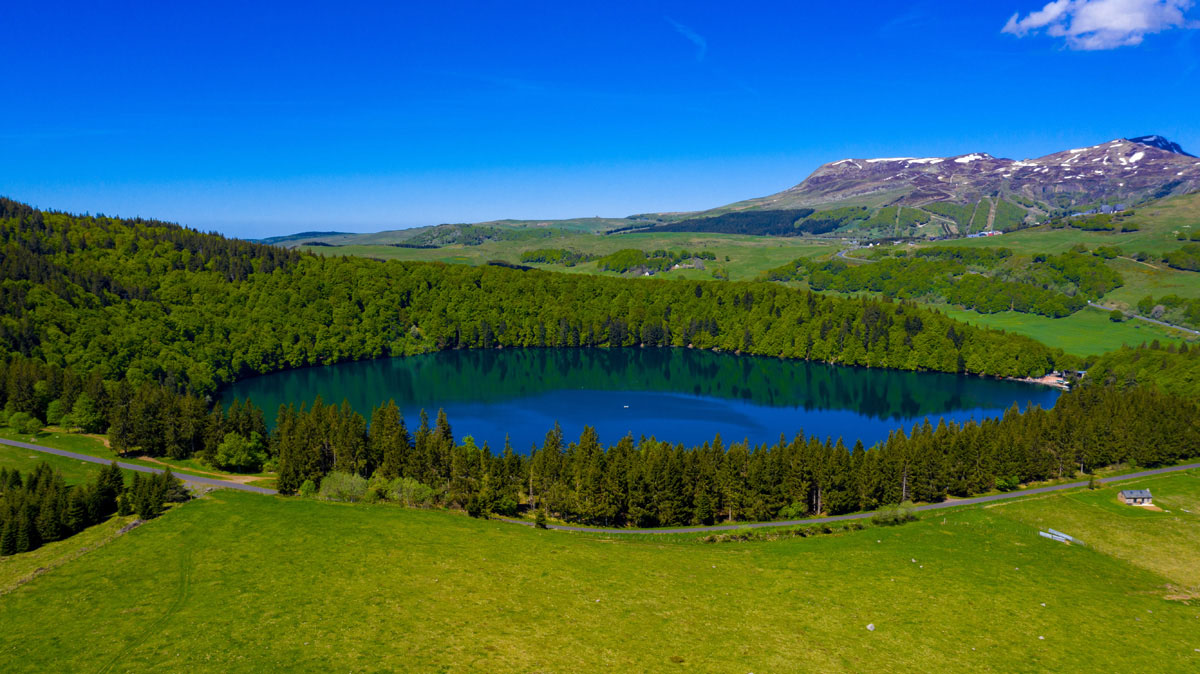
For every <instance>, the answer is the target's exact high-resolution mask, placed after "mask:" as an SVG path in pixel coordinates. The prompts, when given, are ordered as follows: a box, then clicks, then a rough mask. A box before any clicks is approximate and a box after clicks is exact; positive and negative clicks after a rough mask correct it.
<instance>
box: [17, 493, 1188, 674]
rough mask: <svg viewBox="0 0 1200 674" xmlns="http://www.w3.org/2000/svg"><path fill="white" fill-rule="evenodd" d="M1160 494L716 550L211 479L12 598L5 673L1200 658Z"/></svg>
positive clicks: (1183, 665) (975, 664) (1043, 663)
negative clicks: (197, 496) (214, 488)
mask: <svg viewBox="0 0 1200 674" xmlns="http://www.w3.org/2000/svg"><path fill="white" fill-rule="evenodd" d="M1146 484H1147V485H1150V486H1151V487H1152V488H1153V489H1154V490H1155V495H1156V497H1157V498H1158V499H1159V500H1160V501H1161V502H1162V503H1163V504H1164V505H1166V506H1168V509H1171V510H1172V511H1173V512H1170V513H1162V514H1161V516H1159V514H1152V513H1142V512H1132V511H1129V510H1126V509H1124V508H1120V507H1117V506H1115V505H1114V504H1113V503H1112V499H1113V498H1115V488H1108V489H1105V490H1101V491H1099V492H1095V493H1086V492H1080V491H1076V492H1073V493H1071V494H1069V495H1064V496H1058V497H1051V498H1033V499H1031V500H1029V501H1021V502H1017V503H1012V504H1010V505H1007V506H1003V507H994V508H970V509H962V510H953V511H945V512H941V513H937V514H927V515H926V516H925V518H924V519H923V520H922V521H920V522H917V523H913V524H909V525H904V526H901V527H896V528H877V527H868V528H867V529H865V530H863V531H857V532H845V533H839V534H834V535H828V536H820V537H812V538H804V539H787V540H781V541H775V542H760V543H722V544H704V543H700V542H698V539H697V537H695V536H679V537H666V536H655V537H653V540H645V539H642V538H638V537H636V536H602V535H593V534H566V533H562V532H554V531H538V530H534V529H529V528H525V527H518V526H514V525H509V524H504V523H499V522H487V521H479V520H472V519H469V518H467V517H465V516H461V515H457V514H452V513H448V512H445V511H421V510H408V509H402V508H398V507H392V506H348V505H337V504H329V503H322V502H316V501H304V500H287V499H283V498H278V497H262V496H256V495H252V494H242V493H234V492H228V491H221V492H216V493H213V494H211V495H209V496H208V497H206V498H204V499H201V500H199V501H196V502H193V503H190V504H186V505H184V506H183V507H180V508H176V509H173V510H171V511H170V512H168V513H167V514H166V515H165V516H163V517H162V518H160V519H158V520H154V521H152V522H150V523H149V524H147V525H145V526H143V527H141V528H138V529H136V530H134V531H132V532H130V533H129V534H126V535H125V536H122V537H120V538H118V539H116V540H114V541H112V542H110V543H108V544H107V545H105V546H103V547H101V548H99V549H98V550H95V551H92V552H89V553H88V554H86V555H84V556H83V557H81V558H79V559H77V560H75V561H73V562H70V563H69V564H67V565H65V566H63V567H61V568H59V569H57V570H55V571H53V572H51V573H47V574H44V575H42V576H40V577H38V578H36V579H35V580H33V581H32V582H30V583H28V584H26V585H23V586H22V587H20V588H18V589H16V590H15V591H13V592H11V593H10V594H8V595H5V596H3V597H0V612H3V615H4V616H5V620H4V625H5V629H4V630H3V631H2V632H0V669H3V671H6V672H17V671H45V670H57V671H78V670H89V671H92V670H95V671H107V670H109V669H113V670H121V671H138V670H150V669H154V670H158V671H164V670H165V671H175V670H183V669H187V670H192V671H222V672H226V671H247V672H251V671H263V670H267V669H280V668H282V669H287V670H299V671H333V670H341V671H361V670H372V671H376V670H379V671H385V670H386V671H396V670H409V671H414V670H415V671H430V670H433V671H569V670H576V671H595V670H599V669H606V670H615V671H662V670H668V669H673V668H690V669H693V670H701V671H737V672H745V671H809V670H825V671H829V670H833V671H936V670H946V671H966V670H1000V671H1014V670H1017V671H1029V670H1042V671H1044V670H1058V671H1068V670H1070V671H1078V670H1080V669H1087V670H1093V671H1095V670H1101V669H1143V670H1147V671H1184V670H1190V669H1195V668H1196V667H1200V653H1198V652H1197V651H1195V650H1194V649H1197V648H1200V640H1198V637H1197V635H1198V634H1200V630H1198V629H1197V627H1196V625H1197V618H1198V615H1197V609H1196V607H1195V606H1190V605H1188V604H1187V603H1185V602H1182V601H1173V600H1168V599H1166V598H1165V597H1166V596H1167V595H1171V596H1178V595H1180V594H1181V593H1186V592H1188V588H1189V587H1192V585H1190V584H1191V583H1192V582H1193V580H1194V578H1195V575H1196V571H1195V568H1194V567H1195V563H1196V562H1195V559H1196V558H1195V555H1188V556H1186V557H1187V559H1188V561H1187V563H1186V564H1183V565H1179V564H1176V563H1175V562H1173V561H1172V558H1177V557H1179V556H1180V554H1179V552H1180V550H1187V549H1189V548H1188V546H1190V549H1191V550H1195V549H1196V547H1197V546H1198V545H1200V520H1197V517H1196V515H1194V514H1190V513H1183V512H1182V508H1184V507H1188V506H1187V505H1184V504H1191V505H1192V506H1194V505H1195V504H1196V503H1197V500H1198V499H1200V476H1197V475H1196V474H1195V473H1191V474H1188V475H1186V476H1178V477H1173V478H1170V479H1159V480H1152V481H1146ZM1072 504H1077V507H1076V506H1073V505H1072ZM1064 506H1071V508H1066V507H1064ZM1176 509H1178V510H1176ZM1188 509H1189V510H1192V511H1193V513H1194V512H1196V511H1195V510H1194V509H1193V508H1192V507H1188ZM1076 511H1078V512H1076ZM1060 513H1062V514H1061V515H1060ZM1035 524H1037V525H1045V524H1049V525H1050V526H1055V528H1058V529H1060V530H1065V531H1067V532H1068V533H1073V534H1075V535H1077V536H1078V537H1080V538H1082V539H1084V540H1088V541H1089V542H1091V541H1094V543H1093V544H1092V545H1091V546H1089V547H1078V546H1068V545H1064V544H1061V543H1055V542H1052V541H1048V540H1045V539H1041V538H1039V537H1038V536H1037V530H1036V527H1035V526H1033V525H1035ZM1056 525H1060V526H1056ZM1122 540H1123V541H1131V542H1133V544H1134V545H1136V548H1134V549H1132V550H1131V551H1130V552H1128V553H1124V552H1121V547H1120V543H1119V542H1120V541H1122ZM47 547H49V546H47ZM19 557H20V556H18V557H17V558H19ZM868 624H873V625H874V626H875V629H874V631H868V630H867V625H868Z"/></svg>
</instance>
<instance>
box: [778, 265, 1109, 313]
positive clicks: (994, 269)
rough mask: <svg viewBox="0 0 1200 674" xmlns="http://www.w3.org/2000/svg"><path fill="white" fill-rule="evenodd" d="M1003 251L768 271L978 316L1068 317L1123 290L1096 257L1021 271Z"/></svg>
mask: <svg viewBox="0 0 1200 674" xmlns="http://www.w3.org/2000/svg"><path fill="white" fill-rule="evenodd" d="M1011 254H1012V252H1011V251H1009V250H1008V249H1005V248H965V247H946V248H922V249H919V250H917V251H915V252H913V253H912V254H911V255H910V254H909V252H908V251H906V250H903V249H890V248H884V249H877V250H874V251H871V253H869V255H870V258H871V259H872V260H873V262H872V263H871V264H858V265H850V264H848V263H847V262H846V261H845V260H841V259H838V258H834V259H832V260H826V261H817V260H808V259H803V258H802V259H799V260H795V261H793V262H790V263H788V264H786V265H783V266H781V267H777V268H775V269H772V270H770V271H768V273H767V278H768V279H770V280H773V281H790V280H799V279H806V280H807V281H808V285H809V287H810V288H812V289H813V290H818V291H820V290H836V291H839V292H847V293H850V292H861V291H870V292H875V293H882V294H884V295H887V296H890V297H897V298H905V299H923V300H927V301H929V300H932V301H943V302H948V303H950V304H955V305H959V306H962V307H965V308H967V309H974V310H975V311H978V312H980V313H995V312H999V311H1019V312H1023V313H1032V314H1040V315H1043V316H1050V317H1052V318H1060V317H1063V316H1068V315H1070V314H1072V313H1074V312H1076V311H1079V310H1080V309H1082V308H1083V307H1085V306H1087V301H1088V300H1089V299H1098V298H1099V297H1100V296H1102V295H1104V294H1105V293H1107V292H1109V291H1111V290H1112V289H1114V288H1117V287H1119V286H1120V285H1121V284H1122V279H1121V276H1120V274H1118V273H1117V272H1115V271H1113V270H1112V269H1109V268H1108V267H1107V266H1105V264H1104V262H1103V259H1102V258H1101V257H1098V256H1095V255H1085V254H1082V253H1078V252H1067V253H1063V254H1061V255H1049V256H1047V255H1036V256H1034V257H1033V259H1032V260H1031V261H1030V263H1028V264H1025V265H1021V266H1020V267H1019V268H1013V267H1009V266H1001V263H1003V262H1004V261H1005V260H1007V259H1008V258H1009V257H1010V256H1011Z"/></svg>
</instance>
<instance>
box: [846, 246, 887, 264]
mask: <svg viewBox="0 0 1200 674" xmlns="http://www.w3.org/2000/svg"><path fill="white" fill-rule="evenodd" d="M851 250H858V249H857V248H849V249H846V250H839V251H838V254H837V256H838V257H840V258H842V259H843V260H851V261H853V262H878V261H879V260H868V259H866V258H862V257H850V256H849V255H847V254H846V253H849V252H850V251H851Z"/></svg>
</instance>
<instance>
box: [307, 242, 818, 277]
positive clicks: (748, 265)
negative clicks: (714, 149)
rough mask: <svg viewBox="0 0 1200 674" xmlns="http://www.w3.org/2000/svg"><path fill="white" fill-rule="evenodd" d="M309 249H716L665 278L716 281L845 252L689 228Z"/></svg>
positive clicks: (445, 258) (482, 258)
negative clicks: (721, 274)
mask: <svg viewBox="0 0 1200 674" xmlns="http://www.w3.org/2000/svg"><path fill="white" fill-rule="evenodd" d="M304 248H305V249H306V250H310V251H312V252H314V253H318V254H324V255H357V256H362V257H375V258H379V259H384V260H416V261H423V262H444V263H447V264H471V265H481V264H487V262H488V261H490V260H503V261H505V262H512V263H520V262H521V253H524V252H525V251H529V250H536V249H538V248H567V249H570V250H574V251H577V252H580V253H588V254H592V255H597V256H603V255H608V254H609V253H614V252H616V251H618V250H622V249H625V248H637V249H641V250H644V251H653V250H657V249H666V250H689V251H710V252H712V253H713V254H714V255H716V256H717V259H716V260H715V261H706V262H705V267H706V269H704V270H698V269H696V270H690V269H689V270H678V271H673V272H666V273H664V274H661V275H660V276H661V277H662V278H673V279H679V278H688V279H708V280H711V279H712V278H713V274H712V272H713V271H714V270H716V269H724V270H725V271H726V272H727V273H728V274H729V278H730V279H731V280H735V281H744V280H752V279H755V278H757V277H758V276H759V275H760V274H761V273H762V272H763V271H765V270H767V269H770V268H772V267H778V266H779V265H781V264H784V263H786V262H789V261H791V260H795V259H796V258H800V257H815V256H818V255H822V254H833V253H835V252H837V251H838V250H840V244H839V242H837V241H831V240H823V239H814V238H808V237H774V236H740V235H734V234H692V233H685V232H664V233H658V234H642V233H632V234H614V235H608V236H605V235H601V234H589V233H583V232H580V233H568V234H563V235H561V236H556V237H553V238H547V239H535V240H530V241H488V242H485V243H482V244H480V245H478V246H467V245H461V244H455V245H450V246H443V247H440V248H399V247H396V246H386V245H347V246H339V247H337V248H329V247H321V246H309V247H304ZM726 257H729V260H728V261H726V260H725V258H726ZM529 266H532V267H538V268H541V269H547V270H550V271H560V272H567V273H576V274H602V275H610V276H619V275H620V274H617V273H615V272H605V271H600V270H599V269H598V268H597V266H596V263H595V262H586V263H583V264H579V265H576V266H574V267H565V266H562V265H552V264H531V265H529Z"/></svg>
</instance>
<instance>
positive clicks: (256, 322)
mask: <svg viewBox="0 0 1200 674" xmlns="http://www.w3.org/2000/svg"><path fill="white" fill-rule="evenodd" d="M0 216H2V217H0V268H2V269H4V271H5V273H4V277H3V281H2V282H0V311H2V314H0V316H2V317H0V349H3V352H4V353H5V354H6V357H10V356H11V355H16V354H20V355H22V356H26V357H30V358H33V359H35V360H38V361H41V362H43V363H46V364H49V365H52V366H54V367H57V368H70V369H72V370H73V371H74V372H75V373H76V374H77V375H79V376H81V377H86V376H88V375H90V374H91V373H92V372H99V373H100V375H101V376H102V378H104V379H107V380H111V381H116V380H127V381H128V382H130V383H131V384H132V385H135V386H136V385H138V384H140V383H141V382H143V381H153V382H157V383H160V384H162V385H164V386H167V387H168V388H170V389H173V390H186V391H194V392H197V393H200V394H211V393H212V392H213V391H215V390H216V389H217V387H218V386H220V385H221V384H223V383H227V382H230V381H233V380H236V379H238V378H241V377H245V376H249V375H253V374H260V373H265V372H271V371H276V370H280V369H286V368H292V367H300V366H305V365H317V364H327V363H333V362H339V361H344V360H355V359H363V358H375V357H381V356H389V355H404V354H412V353H422V352H429V351H434V350H439V349H447V348H492V347H499V346H504V347H510V346H580V345H588V346H637V345H641V344H645V345H648V346H655V345H672V346H687V345H693V346H695V347H697V348H719V349H722V350H727V351H741V352H747V353H755V354H763V355H772V356H783V357H789V358H808V359H810V360H817V361H826V362H834V363H846V364H855V365H865V366H871V367H890V368H896V369H907V370H937V371H944V372H973V373H983V374H991V375H999V376H1009V375H1027V374H1041V373H1043V372H1045V371H1047V370H1049V369H1051V368H1052V367H1053V366H1054V365H1055V363H1056V362H1057V359H1059V358H1061V355H1060V354H1056V353H1053V352H1051V351H1050V350H1049V349H1047V348H1046V347H1044V346H1043V345H1041V344H1039V343H1037V342H1035V341H1033V340H1030V339H1027V338H1022V337H1018V336H1013V335H1005V334H1002V333H999V332H993V331H986V330H982V329H979V328H974V327H971V326H968V325H965V324H962V323H957V322H955V321H952V320H950V319H948V318H946V317H945V316H943V315H941V314H939V313H937V312H934V311H930V310H927V309H923V308H921V307H918V306H916V305H914V304H908V303H902V302H892V301H888V300H875V299H856V300H845V299H839V298H833V297H826V296H822V295H819V294H815V293H807V292H796V291H795V290H792V289H788V288H783V287H780V286H779V285H777V284H771V283H765V282H756V283H728V282H686V283H673V282H669V281H656V280H632V279H619V278H601V277H594V276H584V275H570V274H555V273H549V272H538V271H528V272H522V271H517V270H512V269H505V268H499V267H491V266H489V267H479V268H476V267H468V266H461V265H441V264H436V263H404V262H394V261H393V262H380V261H376V260H368V259H361V258H346V257H320V256H314V255H309V254H303V255H302V254H298V253H296V252H292V251H285V250H282V249H278V248H273V247H269V246H262V245H258V244H251V243H246V242H242V241H234V240H228V239H224V238H223V237H220V236H217V235H211V234H201V233H199V232H195V231H192V230H188V229H186V228H182V227H178V226H175V225H168V224H165V223H158V222H151V221H137V220H118V219H114V218H103V217H99V216H96V217H92V216H72V215H68V214H64V213H51V212H41V211H36V210H34V209H30V208H28V207H26V206H23V205H21V204H17V203H15V202H12V201H5V202H3V206H0ZM37 411H38V412H41V411H43V410H37Z"/></svg>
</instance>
